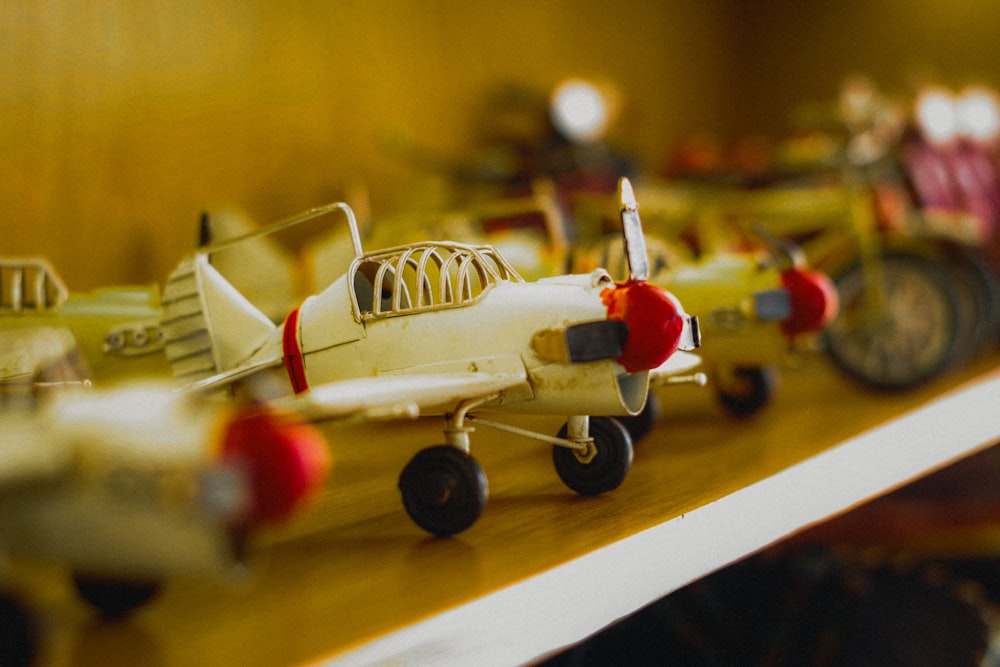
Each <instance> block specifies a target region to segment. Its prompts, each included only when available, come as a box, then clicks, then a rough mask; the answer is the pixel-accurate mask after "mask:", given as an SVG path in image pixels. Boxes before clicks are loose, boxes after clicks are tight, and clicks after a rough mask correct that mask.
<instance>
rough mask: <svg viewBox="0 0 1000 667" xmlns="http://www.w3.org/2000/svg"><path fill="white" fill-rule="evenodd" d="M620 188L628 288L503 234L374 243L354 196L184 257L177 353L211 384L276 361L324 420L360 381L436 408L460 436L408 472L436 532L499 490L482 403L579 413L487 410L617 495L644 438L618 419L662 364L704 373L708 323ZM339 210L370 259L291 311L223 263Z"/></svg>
mask: <svg viewBox="0 0 1000 667" xmlns="http://www.w3.org/2000/svg"><path fill="white" fill-rule="evenodd" d="M620 190H621V219H622V223H623V231H624V239H625V243H626V246H627V251H628V256H629V260H630V266H631V269H632V274H631V276H630V278H629V279H628V280H626V281H623V282H621V283H618V284H616V283H614V281H612V280H611V278H610V276H609V275H608V273H607V272H606V271H604V270H596V271H594V272H592V273H590V274H589V275H563V276H557V277H552V278H545V279H542V280H538V281H536V282H526V281H524V279H522V278H521V277H520V276H519V275H518V274H517V272H516V271H515V270H514V269H513V268H511V266H510V265H509V264H508V263H507V261H506V260H505V259H504V258H503V257H502V256H501V255H500V254H499V253H498V252H497V250H496V249H495V248H494V247H492V246H488V245H469V244H463V243H453V242H424V243H414V244H409V245H403V246H397V247H394V248H390V249H388V250H383V251H376V252H369V253H364V252H362V249H361V241H360V235H359V233H358V230H357V223H356V221H355V219H354V214H353V212H352V211H351V209H350V207H349V206H347V205H346V204H342V203H339V204H331V205H329V206H326V207H322V208H318V209H314V210H312V211H308V212H306V213H304V214H301V215H299V216H296V217H294V218H290V219H288V220H285V221H283V222H279V223H275V224H274V225H271V226H270V227H266V228H263V229H261V230H259V231H258V232H255V233H253V234H250V235H247V236H243V237H240V238H237V239H231V240H227V241H221V242H218V243H215V244H211V245H208V246H206V247H203V248H201V249H199V250H198V251H197V252H195V253H193V254H192V255H190V256H188V257H187V258H186V259H184V260H183V261H182V263H181V264H180V265H179V267H178V268H177V269H175V271H174V272H173V274H172V275H171V276H170V278H169V280H168V283H167V286H166V288H165V290H164V295H163V304H164V317H163V320H162V327H163V332H164V344H165V349H166V354H167V357H168V359H169V360H170V361H171V363H172V365H173V366H174V371H175V374H176V375H178V376H179V377H181V378H183V379H185V380H187V381H188V382H190V383H191V385H190V386H191V388H192V389H195V390H205V389H211V388H217V387H220V388H221V387H234V386H235V385H238V384H239V383H240V382H241V381H242V380H244V379H246V378H250V377H252V376H256V375H258V374H260V373H262V372H267V373H271V374H274V375H275V376H277V377H279V378H281V380H280V381H281V382H283V383H284V385H285V387H286V390H287V392H288V393H289V394H292V393H294V394H297V395H299V397H300V398H301V399H302V400H303V402H305V403H307V404H309V405H312V406H313V409H312V410H307V414H310V415H311V416H322V413H323V411H324V409H325V406H326V405H327V404H329V403H337V402H342V401H343V400H344V394H345V392H346V391H350V392H352V397H353V398H355V400H357V401H358V403H359V405H364V404H366V403H367V402H369V401H371V400H376V399H377V398H380V399H381V400H385V396H384V395H385V394H386V393H387V392H388V393H390V394H395V395H397V396H398V397H399V398H400V399H402V398H404V397H406V398H408V399H409V400H411V401H413V403H414V404H415V406H416V407H417V408H419V410H420V412H421V413H422V414H437V415H444V416H445V424H446V425H445V431H444V436H445V441H446V443H447V444H446V445H443V446H437V447H430V448H427V449H424V450H422V451H420V452H419V453H417V455H416V456H415V457H414V458H413V459H412V461H411V462H410V463H409V464H408V465H407V466H406V467H405V469H404V470H403V472H402V474H401V476H400V480H399V487H400V491H401V493H402V497H403V504H404V506H405V508H406V510H407V512H408V513H409V514H410V516H411V518H412V519H413V520H414V521H415V522H416V523H417V524H418V525H419V526H421V527H422V528H424V529H425V530H427V531H429V532H431V533H434V534H436V535H441V536H444V535H450V534H453V533H457V532H460V531H462V530H465V529H466V528H468V527H469V526H471V525H472V524H473V523H474V522H475V521H476V519H477V518H478V517H479V515H480V513H481V512H482V510H483V507H484V506H485V503H486V499H487V495H488V491H487V482H486V477H485V475H484V473H483V471H482V468H481V467H480V465H479V464H478V462H476V461H475V459H473V458H472V456H471V455H470V454H469V433H470V432H471V431H472V430H473V429H472V428H471V427H470V426H469V425H468V424H467V421H471V420H472V419H473V417H472V413H478V412H480V411H482V412H486V411H509V412H515V413H535V414H562V415H568V419H567V424H566V426H565V427H564V428H563V431H562V432H561V433H560V434H559V435H558V436H557V437H552V436H549V435H545V434H541V433H535V432H530V431H526V430H524V429H520V428H517V427H514V426H510V425H506V424H501V423H497V422H493V421H489V420H486V419H483V418H480V417H478V416H477V417H475V423H477V424H481V425H483V426H490V427H495V428H498V429H501V430H506V431H509V432H514V433H517V434H520V435H525V436H528V437H531V438H534V439H537V440H540V441H542V442H546V443H549V444H551V445H554V462H555V467H556V470H557V472H558V474H559V476H560V478H561V479H562V480H563V481H564V482H565V483H566V485H567V486H569V487H570V488H572V489H573V490H575V491H577V492H579V493H582V494H599V493H603V492H605V491H609V490H611V489H614V488H616V487H617V486H618V485H619V484H621V482H622V481H623V480H624V478H625V476H626V475H627V473H628V470H629V467H630V465H631V461H632V442H631V438H630V437H629V434H628V432H627V431H626V429H625V428H624V427H623V426H622V425H621V424H620V423H619V422H618V421H616V420H614V419H613V418H611V417H606V416H603V415H633V414H636V413H638V412H639V411H640V410H641V409H642V408H643V406H644V404H645V402H646V398H647V396H648V393H649V385H650V378H651V376H657V375H665V374H672V375H673V379H674V380H676V381H684V380H689V381H700V380H701V379H702V378H701V377H700V376H697V375H694V376H688V377H684V378H680V377H678V376H677V373H680V372H683V371H686V370H689V369H690V368H692V367H693V366H695V365H697V363H698V361H699V360H698V358H697V357H696V356H694V355H690V354H685V353H680V352H678V350H689V349H693V348H695V347H697V346H698V345H699V332H698V326H697V319H696V318H692V317H690V316H688V315H687V314H686V313H685V312H684V311H683V309H682V307H681V305H680V303H679V302H678V301H677V300H676V299H675V298H674V297H673V296H672V295H671V294H669V293H668V292H667V291H665V290H663V289H662V288H659V287H655V286H653V285H650V284H648V283H647V282H646V277H647V275H648V266H647V258H646V255H645V241H644V238H643V235H642V229H641V224H640V221H639V217H638V212H637V208H636V206H637V205H636V202H635V198H634V195H633V194H632V187H631V184H629V182H628V181H627V180H623V181H622V183H621V188H620ZM335 211H342V212H343V213H344V214H345V215H346V217H347V220H348V222H349V224H350V228H351V237H352V242H353V246H354V251H355V253H354V254H355V257H354V259H353V261H351V263H350V265H349V267H348V269H347V271H346V273H345V274H344V275H342V276H341V277H340V278H339V279H337V280H336V281H334V282H333V283H332V284H331V285H330V286H329V287H327V288H326V289H325V290H323V291H322V292H320V293H319V294H316V295H314V296H310V297H309V298H307V299H306V300H305V301H304V302H302V304H301V305H300V306H298V307H296V308H294V309H293V310H292V311H291V313H290V314H289V315H288V316H287V318H286V319H285V320H284V323H282V324H275V323H273V322H272V321H271V320H270V319H269V318H268V317H267V316H265V315H264V314H263V313H262V312H261V311H260V310H259V309H257V308H256V307H255V306H254V305H253V304H252V303H251V302H250V301H249V300H248V299H247V297H246V296H245V295H243V294H241V293H240V292H239V291H238V290H237V289H236V288H234V287H233V285H232V284H231V283H230V282H229V281H227V280H226V278H224V277H223V276H222V274H221V273H220V272H219V271H218V270H216V268H215V267H214V266H213V260H214V258H215V257H217V256H219V255H220V254H221V253H224V252H225V251H226V250H231V249H234V248H238V247H239V246H240V245H241V244H244V243H248V242H251V241H253V240H254V239H259V238H261V237H263V236H266V235H269V234H273V233H275V232H278V231H280V230H283V229H287V228H289V227H291V226H293V225H297V224H300V223H302V222H305V221H307V220H311V219H313V218H317V217H319V216H322V215H325V214H328V213H331V212H335ZM358 378H368V379H369V380H370V382H371V383H372V384H371V385H370V389H371V393H370V394H367V395H359V394H357V392H355V391H354V390H353V389H348V386H347V385H345V384H344V382H345V381H347V380H352V379H354V380H356V379H358ZM589 415H602V416H601V417H590V416H589Z"/></svg>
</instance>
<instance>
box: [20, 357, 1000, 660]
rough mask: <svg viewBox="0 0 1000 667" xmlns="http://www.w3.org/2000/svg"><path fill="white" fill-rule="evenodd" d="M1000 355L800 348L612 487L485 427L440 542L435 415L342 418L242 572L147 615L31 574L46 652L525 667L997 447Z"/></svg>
mask: <svg viewBox="0 0 1000 667" xmlns="http://www.w3.org/2000/svg"><path fill="white" fill-rule="evenodd" d="M997 361H998V358H997V357H995V356H991V357H990V358H985V359H982V360H980V361H979V362H977V363H976V364H975V365H974V366H973V367H970V368H969V369H966V370H965V371H963V372H961V373H956V374H954V375H952V376H950V377H948V378H946V379H945V380H943V381H941V382H939V383H936V384H935V385H934V386H931V387H928V388H925V389H922V390H920V391H918V392H913V393H907V394H900V395H880V394H871V393H867V392H863V391H859V390H858V388H857V387H855V386H854V385H852V384H850V383H849V382H847V381H846V380H845V379H843V378H842V377H841V376H840V375H839V374H838V373H836V372H835V371H834V370H832V369H831V368H830V367H829V366H828V364H827V363H826V361H825V360H824V359H823V358H821V357H805V358H804V359H802V360H801V363H800V364H799V365H798V367H796V368H793V369H789V370H787V371H785V372H784V373H783V375H782V386H781V387H780V388H779V391H778V394H777V396H776V398H775V401H774V403H773V404H772V405H771V406H770V407H769V408H768V409H767V410H765V411H764V412H763V413H761V414H759V415H758V416H757V417H755V418H753V419H752V420H749V421H747V422H736V421H733V420H730V419H728V418H726V417H725V416H724V415H723V413H722V412H721V410H720V409H719V408H717V407H716V406H715V404H714V402H713V400H712V398H711V392H710V390H709V389H697V388H693V387H675V388H669V389H664V390H661V391H658V392H657V395H658V397H659V398H660V399H661V400H662V402H663V403H664V416H663V419H662V421H661V423H660V425H659V426H658V428H657V430H656V431H655V432H654V433H653V434H652V435H651V436H650V437H649V438H648V439H647V440H646V441H644V442H643V443H641V444H640V445H639V447H638V448H637V451H636V459H635V462H634V467H633V470H632V472H631V474H630V476H629V478H628V479H627V480H626V482H625V484H624V485H623V486H622V487H621V488H620V489H618V490H616V491H615V492H613V493H611V494H607V495H606V496H602V497H599V498H581V497H577V496H575V495H574V494H573V493H572V492H570V491H568V490H567V489H565V488H564V487H563V486H562V484H561V482H559V480H558V478H557V477H556V475H555V473H554V471H553V469H552V464H551V454H550V450H549V449H548V448H547V447H545V446H539V445H538V443H535V442H532V441H526V440H524V439H522V438H517V437H515V436H510V435H504V434H501V433H498V432H491V431H488V430H486V429H483V428H480V430H479V431H477V432H476V433H475V434H473V453H474V454H475V455H476V456H477V458H479V460H480V461H481V463H482V464H483V467H484V469H485V470H486V473H487V475H488V476H489V478H490V487H491V499H490V504H489V505H488V507H487V509H486V512H485V513H484V515H483V517H482V518H481V519H480V521H479V522H478V523H477V524H476V525H475V526H473V527H472V528H471V529H470V530H469V531H467V532H465V533H462V534H461V535H458V536H456V537H454V538H451V539H447V540H439V539H433V538H430V537H428V536H426V535H425V534H424V533H422V532H421V531H420V530H419V529H418V528H416V527H415V526H414V525H413V524H412V523H411V522H410V521H409V519H408V518H407V517H406V515H405V513H404V512H403V510H402V507H401V505H400V502H399V498H398V492H397V491H396V489H395V482H396V478H397V476H398V473H399V471H400V470H401V469H402V467H403V465H405V463H406V461H407V460H408V459H409V457H410V456H412V454H413V453H414V452H415V451H416V450H417V449H418V448H419V447H421V446H425V445H428V444H434V443H437V442H439V441H441V434H440V432H439V428H440V424H439V423H438V422H437V421H436V420H430V419H428V420H421V421H420V422H418V423H416V424H407V425H395V426H370V425H369V426H352V427H345V428H339V429H331V430H330V431H329V436H330V438H331V440H332V441H333V445H332V446H333V452H334V460H335V468H334V474H333V477H332V479H331V483H330V485H329V488H328V490H327V493H326V495H325V496H324V497H323V498H321V499H319V501H318V503H317V505H316V506H315V508H313V509H312V510H311V511H310V512H308V513H307V514H305V515H303V517H302V518H301V519H300V520H299V521H297V522H296V523H295V524H294V525H292V526H289V527H287V529H284V530H282V531H281V532H280V533H275V534H273V535H269V536H267V538H266V539H265V540H262V544H261V549H260V552H261V556H262V557H261V561H260V562H259V563H257V564H256V565H257V567H256V568H255V569H254V570H253V571H252V572H253V574H252V575H251V576H250V578H249V580H248V581H246V582H244V583H238V584H236V585H230V584H227V583H222V582H216V581H205V580H199V579H186V578H185V579H178V580H175V581H171V582H170V583H169V585H168V586H167V588H166V591H165V594H164V595H163V597H162V598H161V599H159V600H158V601H157V602H156V603H155V604H153V605H151V606H150V607H149V608H147V609H144V610H142V611H140V612H139V613H138V614H137V615H136V616H135V617H133V618H131V619H129V620H128V621H126V622H124V623H120V624H115V625H100V624H97V623H96V622H95V621H94V620H93V619H92V617H91V616H90V614H89V613H88V612H87V610H86V609H85V608H84V607H83V606H82V605H81V604H80V603H78V602H76V601H75V600H74V599H73V598H72V594H71V593H70V592H69V590H68V587H67V586H65V584H64V583H59V582H57V581H54V580H53V579H52V575H53V572H54V570H52V569H41V570H40V571H36V572H31V573H29V575H31V576H28V577H27V578H26V580H25V581H33V582H34V590H35V594H34V600H35V601H36V602H37V603H38V604H37V605H36V607H37V608H40V609H41V611H42V613H43V614H48V616H49V618H50V619H51V623H50V627H51V628H52V630H51V632H50V641H49V642H48V645H47V647H46V660H47V662H48V664H53V665H64V664H65V665H68V664H74V665H77V664H82V665H86V664H109V661H110V662H111V663H114V664H117V663H118V662H119V661H120V662H121V664H126V663H130V664H131V663H136V662H143V663H146V664H157V665H167V666H169V665H186V664H192V663H210V664H216V665H226V664H233V665H235V664H239V665H278V664H290V663H295V664H301V663H312V664H325V665H331V666H337V667H340V666H344V665H382V664H407V665H424V664H426V665H467V664H473V663H475V664H525V663H531V662H533V661H535V660H537V659H539V658H541V657H543V656H545V655H547V654H549V653H551V652H553V651H556V650H558V649H559V648H561V647H564V646H567V645H570V644H573V643H575V642H578V641H580V640H582V639H584V638H585V637H587V636H588V635H590V634H592V633H594V632H596V631H598V630H600V629H601V628H603V627H605V626H607V625H608V624H610V623H612V622H614V621H616V620H618V619H620V618H622V617H624V616H626V615H628V614H631V613H632V612H634V611H636V610H637V609H639V608H641V607H642V606H645V605H647V604H649V603H651V602H653V601H655V600H657V599H659V598H661V597H663V596H664V595H666V594H668V593H670V592H672V591H674V590H676V589H677V588H680V587H682V586H684V585H685V584H687V583H689V582H691V581H693V580H695V579H698V578H700V577H702V576H704V575H706V574H708V573H710V572H712V571H714V570H716V569H718V568H720V567H722V566H724V565H726V564H728V563H731V562H733V561H736V560H738V559H740V558H742V557H743V556H746V555H748V554H750V553H753V552H755V551H757V550H759V549H761V548H762V547H765V546H767V545H768V544H771V543H773V542H775V541H778V540H781V539H782V538H784V537H786V536H788V535H790V534H792V533H795V532H796V531H798V530H800V529H802V528H803V527H807V526H810V525H812V524H815V523H816V522H819V521H822V520H824V519H826V518H828V517H831V516H834V515H837V514H839V513H842V512H844V511H846V510H848V509H850V508H851V507H854V506H856V505H858V504H860V503H863V502H865V501H866V500H868V499H871V498H873V497H875V496H878V495H880V494H882V493H884V492H886V491H888V490H890V489H893V488H896V487H898V486H900V485H903V484H906V483H907V482H908V481H911V480H913V479H915V478H918V477H920V476H922V475H924V474H926V473H928V472H930V471H933V470H936V469H939V468H941V467H943V466H946V465H948V464H949V463H951V462H954V461H956V460H958V459H960V458H962V457H964V456H966V455H968V454H971V453H973V452H975V451H978V450H980V449H982V448H985V447H987V446H989V445H990V444H992V443H994V442H996V441H998V440H1000V420H997V419H995V418H994V410H995V406H997V405H1000V375H998V374H996V373H994V372H993V371H992V369H993V368H994V367H996V366H997ZM519 423H521V424H527V425H530V426H532V427H535V428H541V429H543V430H546V429H547V430H551V431H552V432H555V431H556V430H557V429H558V427H559V426H560V424H559V422H558V420H551V419H543V418H530V419H528V418H525V419H522V420H519ZM32 577H33V578H32ZM59 581H60V582H61V580H59Z"/></svg>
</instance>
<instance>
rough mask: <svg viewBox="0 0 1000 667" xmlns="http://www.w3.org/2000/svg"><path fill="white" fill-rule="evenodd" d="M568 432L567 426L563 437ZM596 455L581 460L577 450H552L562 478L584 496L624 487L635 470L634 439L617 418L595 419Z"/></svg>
mask: <svg viewBox="0 0 1000 667" xmlns="http://www.w3.org/2000/svg"><path fill="white" fill-rule="evenodd" d="M567 433H568V429H567V426H566V425H563V427H562V430H560V431H559V437H560V438H565V437H566V435H567ZM590 437H591V438H593V439H594V452H593V456H592V457H589V458H581V457H580V456H579V455H578V454H577V453H576V451H575V450H573V449H570V448H568V447H561V446H559V445H556V446H555V447H554V448H553V450H552V461H553V463H555V467H556V472H557V473H558V474H559V478H560V479H561V480H562V481H563V483H564V484H565V485H566V486H568V487H569V488H571V489H573V490H574V491H576V492H577V493H579V494H580V495H584V496H596V495H600V494H602V493H605V492H607V491H611V490H613V489H617V488H618V487H619V486H621V483H622V482H624V481H625V477H626V476H627V475H628V471H629V468H631V467H632V438H631V437H630V436H629V434H628V430H627V429H626V428H625V427H624V426H622V425H621V423H620V422H619V421H618V420H617V419H613V418H611V417H591V418H590Z"/></svg>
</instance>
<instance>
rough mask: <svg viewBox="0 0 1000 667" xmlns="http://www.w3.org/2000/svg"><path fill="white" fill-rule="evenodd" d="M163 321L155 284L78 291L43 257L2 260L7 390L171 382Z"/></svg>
mask: <svg viewBox="0 0 1000 667" xmlns="http://www.w3.org/2000/svg"><path fill="white" fill-rule="evenodd" d="M159 319H160V293H159V288H158V287H156V286H155V285H153V286H117V287H106V288H103V289H99V290H95V291H93V292H89V293H74V292H70V291H69V290H67V288H66V286H65V284H64V283H63V281H62V279H61V278H60V277H59V274H58V273H57V272H56V270H55V268H54V267H53V266H52V265H51V264H50V263H49V262H48V261H47V260H46V259H44V258H42V257H0V392H2V391H3V390H4V388H11V387H13V388H18V387H17V386H18V385H21V387H20V388H24V387H26V386H30V385H34V384H37V383H38V382H39V381H42V382H55V381H67V380H71V379H75V380H78V381H81V380H93V381H95V382H98V383H104V382H106V381H110V380H121V379H126V378H128V379H134V378H138V377H144V376H148V375H161V376H164V377H168V376H169V374H170V367H169V365H168V364H167V363H166V358H165V357H164V356H163V349H162V348H163V341H162V338H161V336H160V331H159ZM67 373H68V374H69V375H67Z"/></svg>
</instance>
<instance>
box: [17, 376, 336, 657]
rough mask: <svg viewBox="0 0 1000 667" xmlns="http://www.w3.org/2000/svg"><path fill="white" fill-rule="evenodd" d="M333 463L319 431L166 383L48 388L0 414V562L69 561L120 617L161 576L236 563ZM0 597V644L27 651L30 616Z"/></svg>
mask: <svg viewBox="0 0 1000 667" xmlns="http://www.w3.org/2000/svg"><path fill="white" fill-rule="evenodd" d="M328 468H329V454H328V452H327V448H326V443H325V442H324V441H323V438H322V436H321V435H320V434H319V433H318V431H316V430H315V429H314V428H313V427H311V426H310V425H308V424H306V423H304V422H302V421H301V420H299V419H296V418H293V417H292V416H290V414H288V413H284V412H279V411H277V410H274V409H271V408H268V407H265V406H263V405H260V404H254V405H246V406H238V405H237V404H235V403H233V402H231V401H209V400H205V398H204V397H195V396H191V395H189V394H186V393H184V392H180V391H178V390H177V389H176V387H175V386H174V385H169V386H168V385H161V384H141V385H138V384H137V385H127V386H121V387H119V388H116V389H113V390H97V389H86V390H83V389H77V390H73V389H65V390H61V391H58V392H52V393H50V394H48V395H47V396H46V400H44V401H42V402H40V403H39V404H37V405H36V406H34V407H31V408H23V406H22V409H14V408H13V407H11V408H8V409H7V410H5V411H4V412H3V413H2V418H0V499H2V500H0V557H7V556H10V557H12V558H22V559H31V560H35V561H38V560H54V561H56V562H59V563H64V564H66V565H67V566H68V567H69V568H70V569H71V570H72V571H73V573H74V581H75V584H76V587H77V590H78V592H79V593H80V595H81V596H82V597H83V598H84V599H85V600H86V601H88V602H89V603H91V604H92V605H93V606H95V607H96V608H98V609H99V610H100V611H101V612H102V613H103V614H104V615H106V616H111V617H117V616H122V615H124V614H126V613H128V612H129V611H131V610H132V609H133V608H135V607H138V606H140V605H142V604H144V603H145V602H147V601H148V600H149V599H150V598H151V597H152V596H153V595H155V593H156V592H157V590H158V589H159V585H160V581H161V580H162V579H164V578H165V577H168V576H171V575H176V574H182V573H188V574H192V573H222V572H224V571H226V570H231V569H233V568H236V567H238V566H239V565H240V564H241V562H243V560H244V556H245V555H246V552H247V549H246V546H247V540H248V538H249V537H250V536H251V535H252V533H253V531H254V530H256V529H257V528H259V527H260V526H262V525H264V524H273V523H277V522H281V521H284V520H285V519H287V518H288V517H289V516H291V515H292V514H293V512H294V511H295V510H296V509H297V508H298V507H300V505H301V504H302V502H303V501H304V500H306V499H307V498H308V497H309V495H310V493H311V492H312V491H313V490H315V489H316V487H318V486H319V485H320V483H321V482H322V481H323V480H324V478H325V476H326V472H327V470H328ZM2 597H4V596H2V595H0V598H2ZM7 597H9V596H7ZM0 602H3V603H6V605H5V609H8V610H10V612H9V613H11V614H14V616H13V617H8V616H7V615H5V616H4V619H5V622H4V624H3V626H4V628H3V630H2V632H3V637H2V638H0V647H3V650H7V649H9V648H10V647H13V646H21V647H23V648H24V650H26V651H30V650H31V649H30V647H31V641H30V640H31V638H30V636H21V637H19V636H13V637H11V636H9V635H16V634H17V633H18V632H19V630H18V628H20V629H21V630H20V631H23V632H27V628H30V627H31V622H30V617H29V616H27V614H26V612H25V611H24V610H23V607H22V606H21V605H19V604H18V603H17V602H15V601H13V600H12V599H7V600H2V601H0ZM8 620H10V623H9V624H8V622H7V621H8ZM8 640H10V641H8ZM0 653H2V651H0ZM17 657H18V656H6V655H0V662H3V664H16V663H17V660H16V658H17ZM8 658H10V659H11V660H10V661H8ZM25 662H26V661H25Z"/></svg>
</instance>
